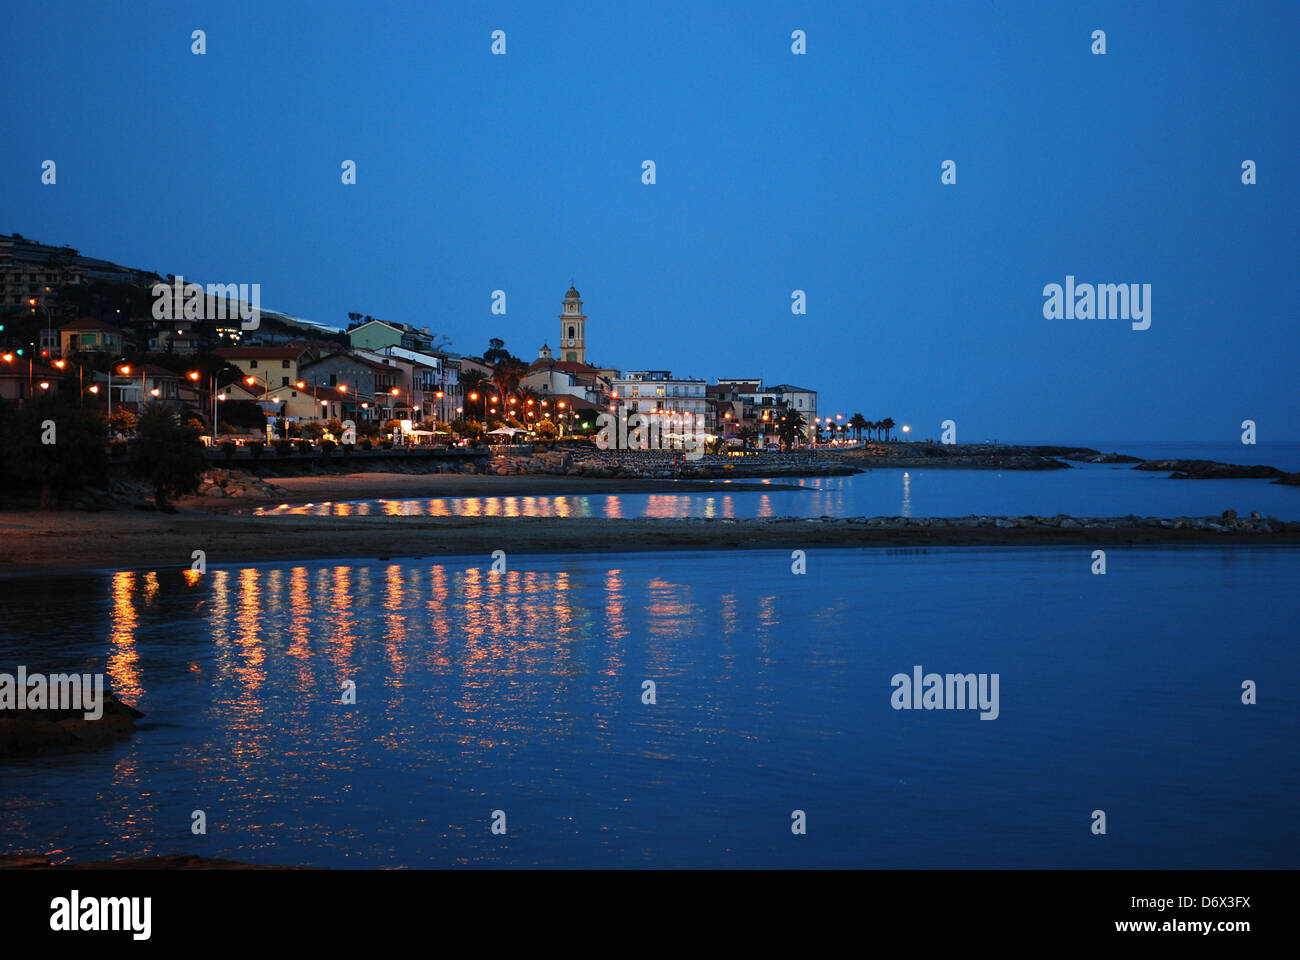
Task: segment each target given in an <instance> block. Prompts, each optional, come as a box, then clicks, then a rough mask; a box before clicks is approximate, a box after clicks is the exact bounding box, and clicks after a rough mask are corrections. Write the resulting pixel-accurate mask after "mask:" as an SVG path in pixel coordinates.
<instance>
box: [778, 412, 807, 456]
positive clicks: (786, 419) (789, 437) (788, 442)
mask: <svg viewBox="0 0 1300 960" xmlns="http://www.w3.org/2000/svg"><path fill="white" fill-rule="evenodd" d="M803 427H804V418H803V414H802V413H800V412H799V411H798V410H795V409H793V408H792V409H789V410H787V411H786V412H785V416H783V417H782V418H781V425H780V426H779V427H777V431H776V434H777V436H778V437H780V438H781V446H783V447H787V448H789V447H792V446H794V442H795V440H796V439H797V438H798V437H800V436H802V435H803Z"/></svg>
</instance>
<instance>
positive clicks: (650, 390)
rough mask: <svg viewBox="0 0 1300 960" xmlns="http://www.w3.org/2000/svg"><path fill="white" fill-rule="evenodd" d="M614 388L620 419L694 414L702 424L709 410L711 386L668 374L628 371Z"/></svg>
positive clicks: (655, 371) (613, 395)
mask: <svg viewBox="0 0 1300 960" xmlns="http://www.w3.org/2000/svg"><path fill="white" fill-rule="evenodd" d="M612 385H613V388H614V393H613V394H611V397H612V399H613V403H614V405H615V406H617V408H618V414H619V416H620V417H623V416H630V415H631V414H634V413H657V412H663V413H669V414H674V413H675V414H681V413H692V414H695V415H697V416H699V417H700V418H701V419H700V422H701V423H703V422H704V417H705V415H706V413H707V410H708V399H707V397H706V396H705V392H706V388H707V387H708V383H707V382H705V381H704V380H697V379H694V378H691V377H674V376H673V375H672V372H671V371H669V370H629V371H628V372H627V373H625V374H624V375H623V376H621V377H618V378H616V379H615V380H614V381H613V384H612Z"/></svg>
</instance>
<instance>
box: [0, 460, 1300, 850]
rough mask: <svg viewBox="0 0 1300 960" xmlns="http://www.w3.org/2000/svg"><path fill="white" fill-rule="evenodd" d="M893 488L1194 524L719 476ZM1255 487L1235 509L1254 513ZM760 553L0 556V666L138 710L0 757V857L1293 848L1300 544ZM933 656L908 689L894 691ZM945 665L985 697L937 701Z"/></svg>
mask: <svg viewBox="0 0 1300 960" xmlns="http://www.w3.org/2000/svg"><path fill="white" fill-rule="evenodd" d="M1085 445H1088V446H1094V447H1098V446H1099V445H1097V444H1085ZM1108 446H1112V447H1115V445H1108ZM1116 448H1117V449H1119V450H1120V452H1130V451H1131V452H1134V453H1135V454H1136V455H1139V456H1142V455H1145V454H1144V452H1143V450H1142V449H1140V448H1137V447H1135V446H1134V447H1127V448H1126V447H1123V446H1118V447H1116ZM1151 455H1152V456H1154V455H1155V454H1151ZM1177 455H1179V456H1187V454H1186V452H1185V451H1180V452H1179V453H1178V454H1177ZM1206 459H1220V460H1223V459H1226V458H1225V457H1224V456H1223V455H1222V453H1221V452H1220V453H1218V454H1217V455H1215V456H1207V457H1206ZM1259 459H1260V461H1261V462H1273V463H1275V464H1276V465H1279V466H1282V465H1283V463H1282V462H1279V461H1278V459H1277V458H1276V457H1274V458H1273V460H1272V461H1270V460H1268V459H1266V458H1262V457H1261V458H1259ZM903 473H909V474H912V477H911V479H909V480H908V481H906V482H907V483H908V484H909V486H906V487H904V488H902V489H903V490H906V491H907V496H908V497H910V504H911V510H912V515H926V514H927V513H934V512H936V511H937V512H941V513H942V512H948V511H959V512H961V513H966V512H1005V513H1014V514H1025V513H1052V512H1057V511H1056V510H1052V509H1050V508H1049V507H1048V505H1049V504H1050V503H1051V502H1057V503H1062V502H1070V501H1071V498H1072V502H1075V503H1085V504H1095V505H1096V507H1097V509H1093V510H1089V511H1084V512H1088V513H1095V514H1097V515H1108V514H1110V513H1114V512H1115V511H1120V512H1122V513H1125V514H1127V513H1130V512H1135V513H1154V514H1158V515H1162V516H1166V515H1170V514H1171V513H1179V512H1182V513H1203V512H1209V511H1205V510H1196V509H1192V507H1193V506H1194V503H1192V502H1191V501H1187V500H1179V499H1178V498H1180V497H1196V496H1210V495H1209V494H1200V493H1184V492H1183V491H1186V490H1191V491H1196V490H1206V489H1209V488H1208V487H1207V484H1211V483H1215V482H1211V481H1175V480H1170V479H1167V478H1164V477H1162V476H1160V475H1148V474H1137V475H1136V476H1131V475H1129V474H1123V473H1120V472H1118V471H1111V470H1110V468H1109V466H1101V465H1097V466H1085V467H1079V468H1077V469H1075V470H1070V471H1052V472H1045V473H1033V474H1012V473H1009V472H1008V473H1004V474H1002V475H1001V477H999V476H998V474H996V473H992V472H989V471H951V470H944V471H922V472H912V471H905V472H904V471H892V472H891V471H884V470H879V471H874V472H873V473H871V474H863V475H861V476H858V477H854V478H834V479H833V480H830V481H821V482H825V483H827V484H828V486H826V487H824V488H823V487H819V486H817V485H816V484H811V485H809V486H808V488H807V489H806V490H804V491H795V492H790V491H781V492H779V493H778V492H775V491H774V492H772V493H771V494H770V495H768V494H763V493H758V494H748V493H744V494H736V495H735V496H736V497H737V498H738V499H737V500H736V501H735V504H736V509H737V510H739V511H740V512H739V513H737V514H736V515H754V514H752V513H751V514H745V513H744V511H745V510H750V509H751V508H752V504H753V503H754V502H755V498H761V497H763V496H770V497H771V501H772V503H774V504H776V503H780V504H786V505H788V504H790V503H793V502H795V501H797V500H799V499H802V498H815V497H823V498H824V499H823V500H822V501H821V506H819V507H817V509H819V510H824V511H825V512H830V513H835V512H838V511H840V510H852V511H853V512H854V513H856V512H857V511H858V508H859V506H860V505H868V504H872V503H874V502H876V501H875V500H873V498H875V497H879V498H884V497H886V496H893V497H894V501H893V502H894V504H895V507H898V506H900V505H901V503H902V501H900V500H899V499H898V498H899V497H900V496H901V495H902V490H900V487H899V484H900V483H903V482H904V479H903V476H902V474H903ZM1119 477H1123V478H1124V479H1116V478H1119ZM1022 480H1023V485H1022V486H1020V487H1005V488H1003V487H999V486H998V484H999V483H1007V484H1020V483H1022ZM863 481H865V482H863ZM963 482H964V483H966V484H967V485H968V486H969V488H970V489H971V490H973V491H975V492H968V493H962V492H961V485H962V483H963ZM853 483H861V486H858V487H853V486H850V484H853ZM1225 483H1231V484H1234V485H1251V486H1250V489H1252V490H1258V491H1264V490H1268V489H1270V488H1268V487H1267V485H1264V484H1259V483H1258V482H1257V481H1225ZM835 484H839V486H836V485H835ZM876 484H880V485H882V490H881V491H876V488H875V485H876ZM1090 484H1091V485H1092V486H1094V487H1097V486H1102V487H1105V486H1107V485H1110V486H1111V487H1112V488H1113V489H1114V490H1116V491H1119V492H1114V493H1107V494H1098V493H1095V492H1088V487H1089V485H1090ZM1240 489H1241V490H1246V489H1247V488H1246V487H1240ZM1016 490H1018V491H1019V492H1020V495H1021V496H1022V498H1024V497H1027V498H1029V502H1025V500H1024V499H1021V500H1016V499H1014V496H1013V493H1012V492H1013V491H1016ZM1036 490H1037V491H1039V492H1038V493H1037V494H1035V491H1036ZM1271 490H1272V491H1274V492H1276V493H1278V494H1279V495H1280V494H1291V495H1293V496H1294V497H1295V498H1296V499H1297V500H1300V489H1297V488H1287V487H1272V488H1271ZM850 491H855V492H850ZM887 491H892V493H889V492H887ZM1003 491H1005V492H1003ZM1125 491H1127V493H1126V492H1125ZM1138 491H1141V493H1140V494H1139V493H1138ZM680 496H682V497H684V498H687V499H689V500H695V501H699V500H704V499H707V498H708V497H710V496H714V495H712V494H707V493H704V494H682V495H680ZM1035 496H1037V497H1038V500H1034V499H1033V498H1034V497H1035ZM1259 496H1262V494H1252V493H1251V492H1249V491H1247V492H1244V493H1234V494H1231V495H1230V496H1229V497H1228V499H1227V500H1226V501H1224V500H1221V501H1217V502H1221V503H1222V505H1221V506H1220V507H1219V509H1224V508H1227V507H1233V506H1236V508H1237V509H1239V510H1240V509H1242V508H1243V507H1246V508H1250V507H1249V504H1250V503H1251V502H1253V501H1254V500H1256V499H1258V497H1259ZM742 498H743V499H742ZM963 498H964V499H963ZM1003 498H1004V499H1003ZM1125 498H1127V499H1125ZM501 499H502V500H505V499H509V498H501ZM518 499H522V498H518ZM1211 499H1213V497H1211ZM619 500H620V501H621V502H622V506H620V507H619V510H620V511H622V515H636V511H637V510H638V509H641V507H638V506H636V505H637V504H638V503H640V501H639V500H638V499H637V498H636V497H630V496H621V497H620V498H619ZM881 502H882V503H883V502H884V500H883V499H882V500H881ZM1207 502H1208V501H1207ZM1280 502H1282V501H1280V500H1279V501H1277V502H1275V504H1274V506H1273V507H1272V508H1271V509H1268V508H1267V504H1257V505H1256V506H1255V507H1254V509H1260V508H1261V507H1264V508H1265V509H1261V512H1272V513H1277V514H1278V515H1279V516H1282V515H1287V514H1286V511H1285V510H1284V509H1283V508H1282V507H1279V506H1277V505H1276V504H1277V503H1280ZM959 503H960V505H961V506H960V507H959V506H958V504H959ZM981 503H982V504H985V507H984V508H982V509H974V507H973V505H975V504H981ZM1108 503H1109V504H1114V506H1113V507H1112V508H1111V510H1109V511H1107V510H1105V509H1102V508H1104V507H1105V505H1106V504H1108ZM742 504H743V505H745V506H743V508H742V506H741V505H742ZM1003 504H1004V505H1005V507H1006V508H1005V509H999V505H1003ZM1039 504H1042V506H1039ZM1170 504H1184V505H1185V508H1183V509H1178V508H1175V507H1171V506H1169V505H1170ZM967 505H972V509H969V510H967V509H965V507H966V506H967ZM1144 505H1145V506H1144ZM493 509H496V510H498V511H502V510H505V509H506V508H505V506H504V504H499V505H498V506H496V507H495V508H493ZM753 509H757V508H753ZM787 509H789V507H788V506H787ZM871 512H885V513H889V512H892V511H889V510H884V511H871ZM1062 512H1070V511H1068V510H1067V511H1062ZM1214 512H1218V511H1217V510H1216V511H1214ZM498 515H503V514H498ZM504 515H509V514H508V513H507V514H504ZM603 515H610V514H609V513H605V514H603ZM642 515H646V514H642ZM649 515H654V514H649ZM804 515H808V514H804ZM936 515H937V514H936ZM1291 516H1293V517H1294V514H1291ZM790 546H791V549H789V550H785V549H782V550H753V551H724V550H718V551H682V552H660V553H628V554H623V555H619V554H599V555H594V554H585V555H584V554H570V555H548V556H530V555H523V554H513V553H511V554H509V555H508V557H507V558H506V563H505V567H504V569H500V568H499V567H498V569H493V567H492V561H491V558H488V557H456V556H446V557H435V558H433V559H423V560H409V561H400V562H398V561H393V562H380V561H375V560H373V559H366V560H355V561H333V560H332V561H328V562H324V561H315V562H301V563H270V564H255V565H242V564H240V565H229V566H210V567H209V568H208V570H207V572H206V573H203V574H199V573H196V572H194V571H189V570H179V569H163V570H130V571H127V570H123V571H96V572H87V573H82V574H42V575H40V576H16V577H10V578H5V579H0V609H3V611H4V613H5V616H4V617H3V618H0V672H13V671H14V670H15V669H16V668H17V666H18V665H20V664H21V665H24V666H26V667H27V669H28V672H29V673H32V672H38V671H44V672H67V671H84V672H102V673H104V674H105V676H106V680H107V683H108V685H109V686H111V687H112V689H114V690H115V691H117V693H118V694H119V695H120V696H121V697H122V698H123V699H124V700H126V701H127V702H129V703H132V704H134V705H136V706H137V707H138V708H139V709H141V710H142V711H144V713H145V717H144V718H143V719H142V720H140V721H139V722H138V723H139V729H138V731H137V732H136V733H135V734H134V735H133V736H132V737H130V738H129V739H127V740H124V741H121V742H120V743H118V744H116V745H113V746H111V747H108V748H106V749H103V750H100V751H96V752H91V753H77V754H72V753H67V754H48V755H43V756H39V757H35V758H24V759H21V760H15V759H8V760H0V853H27V854H31V853H43V854H47V855H49V856H51V857H52V858H53V859H54V860H55V861H57V862H83V861H90V860H107V859H116V858H124V857H141V856H150V855H155V854H171V853H194V854H200V855H203V856H208V857H222V858H230V859H235V860H241V861H245V862H251V863H265V864H289V865H301V866H311V867H326V868H332V869H348V868H385V869H403V868H408V869H415V868H431V867H447V868H491V867H522V868H538V867H560V868H594V867H609V868H635V867H673V868H677V867H680V868H709V867H720V868H742V867H743V868H786V867H812V868H821V867H829V868H840V867H882V868H908V867H915V868H939V867H955V868H980V867H993V868H998V867H1012V868H1018V867H1041V868H1072V867H1078V868H1114V867H1121V868H1178V867H1217V868H1237V867H1241V868H1262V867H1292V868H1293V867H1296V866H1297V865H1300V827H1298V826H1297V823H1296V818H1295V816H1294V808H1295V798H1296V796H1298V795H1300V764H1297V762H1296V759H1295V744H1296V742H1297V741H1298V740H1300V701H1298V700H1297V698H1296V697H1295V696H1294V691H1295V690H1296V689H1300V656H1298V655H1297V646H1296V644H1297V633H1296V630H1295V624H1296V623H1297V622H1298V620H1300V591H1297V590H1296V589H1295V585H1296V583H1297V576H1298V575H1300V549H1298V548H1292V547H1284V546H1252V547H1231V548H1223V547H1214V546H1196V547H1187V546H1178V547H1150V546H1144V547H1113V548H1108V549H1107V550H1106V555H1105V557H1104V567H1103V568H1102V569H1103V570H1104V572H1100V571H1099V570H1098V564H1097V558H1096V557H1095V555H1094V554H1093V552H1092V551H1091V550H1090V549H1087V548H1080V547H1033V548H993V547H960V548H956V547H945V548H930V547H927V548H907V549H901V548H900V549H890V548H873V549H859V550H853V549H807V550H805V551H804V552H803V555H802V556H798V555H794V551H795V550H798V549H799V545H798V544H791V545H790ZM931 674H934V675H937V676H938V677H939V679H940V686H939V696H938V697H937V698H933V697H932V698H931V700H930V701H929V706H928V707H927V705H926V704H927V701H925V700H924V698H923V697H922V694H921V691H920V690H917V691H915V695H914V696H912V695H910V694H909V695H907V696H904V687H905V682H906V681H910V679H911V678H913V677H915V676H921V677H923V678H926V679H925V680H924V681H923V686H925V685H928V684H929V682H930V681H929V679H928V677H929V675H931ZM950 675H951V676H952V677H955V678H957V685H956V686H954V685H953V684H952V683H951V682H950V681H949V679H948V678H949V676H950ZM967 676H970V677H971V683H972V685H973V686H972V687H971V689H972V690H979V691H980V692H982V693H986V694H991V696H990V697H989V698H988V699H987V700H986V704H987V705H986V704H981V703H979V702H978V698H974V701H972V702H962V701H964V699H965V698H964V697H962V696H961V695H960V694H961V692H962V687H961V682H962V678H964V677H967ZM932 692H933V690H932ZM954 694H956V695H954ZM200 812H201V814H202V822H203V824H204V827H205V829H204V831H202V832H196V827H195V824H196V823H197V822H198V820H199V817H198V814H199V813H200ZM1099 825H1100V826H1101V828H1102V830H1099ZM1103 831H1104V832H1103Z"/></svg>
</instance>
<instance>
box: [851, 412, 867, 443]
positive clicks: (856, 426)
mask: <svg viewBox="0 0 1300 960" xmlns="http://www.w3.org/2000/svg"><path fill="white" fill-rule="evenodd" d="M849 426H850V427H852V428H853V435H854V436H855V437H857V439H859V440H861V439H862V431H863V430H864V429H866V427H867V418H866V417H864V416H863V415H862V414H860V413H855V414H854V415H853V416H852V417H850V418H849Z"/></svg>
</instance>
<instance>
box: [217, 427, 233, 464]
mask: <svg viewBox="0 0 1300 960" xmlns="http://www.w3.org/2000/svg"><path fill="white" fill-rule="evenodd" d="M222 426H223V427H224V426H228V424H222ZM223 432H224V431H223ZM218 446H220V447H221V459H222V460H224V461H225V464H226V466H227V467H229V466H230V465H231V463H233V462H234V460H235V444H234V442H233V441H231V440H223V441H221V443H220V444H218Z"/></svg>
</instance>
